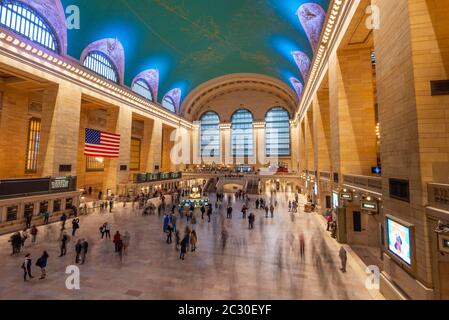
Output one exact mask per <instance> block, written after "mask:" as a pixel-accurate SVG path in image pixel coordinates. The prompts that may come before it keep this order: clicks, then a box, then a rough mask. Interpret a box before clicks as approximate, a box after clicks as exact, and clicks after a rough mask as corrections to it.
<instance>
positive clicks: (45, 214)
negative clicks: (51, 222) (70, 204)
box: [43, 210, 50, 225]
mask: <svg viewBox="0 0 449 320" xmlns="http://www.w3.org/2000/svg"><path fill="white" fill-rule="evenodd" d="M43 216H44V224H45V225H47V224H48V219H49V218H50V212H48V210H45V212H44V214H43Z"/></svg>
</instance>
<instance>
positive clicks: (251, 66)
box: [62, 0, 329, 100]
mask: <svg viewBox="0 0 449 320" xmlns="http://www.w3.org/2000/svg"><path fill="white" fill-rule="evenodd" d="M62 4H63V5H64V7H68V6H70V5H77V6H78V7H79V8H80V13H81V25H80V29H79V30H69V31H68V54H69V55H71V56H72V57H74V58H77V59H79V58H80V56H81V53H82V51H83V49H84V48H85V47H87V46H88V45H89V44H90V43H92V42H94V41H96V40H99V39H103V38H117V39H118V40H119V41H120V42H121V43H122V45H123V47H124V51H125V77H124V83H125V84H126V85H128V86H130V85H131V83H132V80H133V78H134V77H135V76H136V75H137V74H139V73H140V72H142V71H144V70H146V69H158V70H159V100H161V98H162V97H163V95H164V94H165V93H166V92H168V91H169V90H171V89H173V88H180V89H181V90H182V96H183V98H185V97H186V96H187V95H188V93H189V92H190V91H191V90H193V89H194V88H195V87H197V86H198V85H200V84H202V83H204V82H206V81H208V80H211V79H213V78H216V77H219V76H224V75H227V74H232V73H259V74H263V75H267V76H271V77H274V78H277V79H279V80H282V81H284V82H285V83H288V84H289V85H290V86H291V88H292V90H293V89H295V88H294V86H293V85H292V84H291V78H292V77H294V78H296V79H299V80H300V81H301V82H304V79H303V76H302V74H301V72H300V68H299V67H298V59H296V61H295V58H294V56H293V55H292V52H295V51H301V52H303V53H305V55H306V56H307V57H308V58H309V59H312V57H313V50H314V49H313V40H312V41H311V37H310V33H315V36H314V37H315V38H316V37H317V35H316V33H317V31H316V27H315V30H313V26H312V28H311V29H312V30H310V29H309V30H308V31H307V32H306V31H305V30H304V27H303V26H304V22H303V23H301V21H300V18H299V17H298V14H297V11H298V9H299V8H300V7H301V6H303V5H304V4H311V6H312V8H311V9H310V10H306V11H305V12H304V11H303V18H305V19H309V18H310V19H311V20H313V19H314V18H316V17H315V16H314V15H315V14H316V11H315V12H314V11H313V9H314V8H315V10H316V8H317V6H316V5H319V6H320V7H321V8H322V9H323V12H324V13H325V12H326V11H327V9H328V6H329V0H108V1H105V0H62ZM305 7H307V6H305ZM303 8H304V7H303ZM314 23H315V24H316V22H314ZM319 27H320V30H321V25H320V26H319ZM306 29H307V27H306ZM320 30H319V31H320ZM308 35H309V36H308ZM318 36H319V32H318ZM312 38H313V36H312Z"/></svg>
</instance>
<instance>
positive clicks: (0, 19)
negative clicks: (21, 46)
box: [0, 0, 60, 53]
mask: <svg viewBox="0 0 449 320" xmlns="http://www.w3.org/2000/svg"><path fill="white" fill-rule="evenodd" d="M0 25H1V26H2V27H5V28H7V29H9V30H11V31H13V32H15V33H18V34H20V35H21V36H23V37H25V38H27V39H29V40H31V41H33V42H35V43H38V44H40V45H41V46H43V47H45V48H47V49H49V50H51V51H54V52H57V53H60V48H59V45H58V41H57V37H56V35H55V32H54V30H53V28H52V27H51V26H50V24H49V23H47V21H46V20H45V19H44V18H43V17H42V16H41V15H39V14H38V13H37V12H36V11H35V10H33V9H32V8H30V7H28V6H27V5H26V4H24V3H21V2H18V1H10V0H3V1H0Z"/></svg>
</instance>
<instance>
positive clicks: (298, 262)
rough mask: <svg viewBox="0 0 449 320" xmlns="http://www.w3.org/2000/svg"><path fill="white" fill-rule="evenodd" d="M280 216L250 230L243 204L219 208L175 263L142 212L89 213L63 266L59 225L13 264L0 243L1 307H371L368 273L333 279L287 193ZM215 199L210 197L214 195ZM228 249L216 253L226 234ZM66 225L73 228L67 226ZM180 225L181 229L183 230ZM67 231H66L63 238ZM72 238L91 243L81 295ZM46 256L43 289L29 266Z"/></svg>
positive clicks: (326, 251)
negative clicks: (156, 302) (115, 237)
mask: <svg viewBox="0 0 449 320" xmlns="http://www.w3.org/2000/svg"><path fill="white" fill-rule="evenodd" d="M277 197H278V200H279V208H278V209H277V210H276V214H275V217H274V219H265V217H264V214H263V213H262V212H261V211H258V210H254V205H253V208H252V209H251V211H253V212H255V213H256V223H255V226H256V227H255V229H254V230H252V231H250V230H248V224H247V221H246V220H243V219H242V216H241V213H240V209H241V207H242V202H240V201H234V200H233V207H234V208H235V209H234V216H233V219H232V220H226V219H224V217H225V215H226V214H225V212H224V210H225V209H224V208H223V210H222V212H221V213H218V212H216V213H214V216H213V218H212V222H211V223H207V221H206V220H204V221H201V216H200V214H199V213H197V217H198V218H199V219H198V220H199V221H200V223H199V226H198V228H197V232H198V250H197V252H196V253H188V254H187V256H186V260H184V261H181V260H179V258H178V252H177V251H176V250H175V247H174V245H167V244H166V242H165V240H166V238H165V235H164V234H163V232H162V219H161V218H159V217H157V215H156V216H149V217H148V216H147V217H143V216H142V215H141V213H140V211H138V210H133V209H132V208H131V206H130V205H128V207H127V208H122V207H117V208H116V209H115V210H114V212H113V213H93V214H90V215H88V216H85V217H82V218H81V228H80V230H79V231H78V233H77V236H76V237H75V238H72V239H71V241H70V243H69V245H68V253H67V256H65V257H62V258H59V257H58V255H59V243H58V237H59V234H60V231H59V225H58V224H55V225H50V226H45V227H41V228H40V229H39V234H38V240H37V243H36V244H35V245H31V243H30V241H29V240H28V243H27V244H26V246H25V250H24V251H23V252H22V253H21V254H20V255H19V256H14V257H12V256H10V252H11V249H10V244H9V243H8V239H9V235H4V236H1V237H0V257H1V259H0V261H1V263H0V299H14V300H18V299H19V300H20V299H33V300H47V299H58V300H60V299H61V300H64V299H75V300H79V299H81V300H84V299H88V300H102V299H112V300H123V299H142V300H147V299H168V300H175V299H182V300H183V299H192V300H197V299H198V300H205V299H206V300H211V299H217V300H227V299H236V300H238V299H248V300H258V299H268V300H269V299H286V300H302V299H326V300H329V299H345V300H347V299H351V300H360V299H364V300H365V299H375V298H382V297H380V296H379V294H378V293H376V292H372V291H369V290H368V289H366V288H365V279H364V271H363V270H362V269H361V268H360V267H359V266H358V265H357V264H354V263H351V257H349V260H348V272H347V273H345V274H343V273H341V272H340V270H339V263H340V262H339V258H338V251H339V249H340V247H339V245H338V244H337V243H336V242H335V240H333V239H331V238H330V237H329V235H328V233H327V232H326V231H325V228H324V223H323V221H322V219H320V218H319V217H317V216H316V214H305V213H303V212H300V213H297V214H294V215H293V214H290V213H288V210H287V209H286V205H285V199H286V197H287V196H286V195H285V194H278V195H277ZM212 198H214V196H213V195H212ZM105 221H108V222H109V223H110V224H111V225H112V233H115V231H116V230H119V231H120V232H121V233H122V234H123V233H124V232H125V231H129V232H130V234H131V244H130V248H129V252H128V254H127V256H126V257H125V258H124V260H123V261H120V258H119V257H118V256H117V255H116V254H115V253H114V246H113V244H112V241H108V240H101V239H100V233H99V226H100V225H101V224H103V223H104V222H105ZM223 224H225V225H226V226H227V230H228V232H229V240H228V242H227V245H226V248H225V249H224V250H223V249H222V247H221V239H220V237H221V230H222V225H223ZM67 225H68V226H71V221H68V222H67ZM185 225H186V222H185V220H184V221H178V228H179V229H180V230H184V226H185ZM69 231H71V230H70V229H69ZM301 234H304V237H305V243H306V246H305V250H306V254H305V258H304V259H301V257H300V255H299V238H300V235H301ZM77 238H86V239H88V241H89V244H90V250H89V253H88V258H87V263H86V264H85V265H82V266H81V265H80V266H79V268H80V285H81V288H80V290H68V289H67V288H66V278H67V277H68V275H66V274H65V271H66V268H67V266H69V265H74V264H75V254H74V246H75V242H76V239H77ZM43 250H47V251H48V253H49V255H50V258H49V262H48V267H47V274H48V277H47V279H45V280H39V279H38V276H39V274H40V271H39V270H38V268H37V267H36V266H34V264H35V261H36V259H37V258H38V257H39V256H40V254H41V253H42V251H43ZM25 253H30V254H31V256H32V258H33V273H34V276H36V277H35V278H34V279H32V280H31V281H28V282H24V281H23V278H22V276H23V271H22V269H21V268H20V266H21V264H22V261H23V258H24V255H25Z"/></svg>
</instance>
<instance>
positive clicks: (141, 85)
mask: <svg viewBox="0 0 449 320" xmlns="http://www.w3.org/2000/svg"><path fill="white" fill-rule="evenodd" d="M131 90H132V91H134V92H135V93H137V94H139V95H141V96H142V97H144V98H146V99H148V100H151V101H153V94H152V93H151V88H150V86H149V85H148V83H147V82H146V81H145V80H143V79H139V80H137V81H136V82H134V84H133V87H132V88H131Z"/></svg>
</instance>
